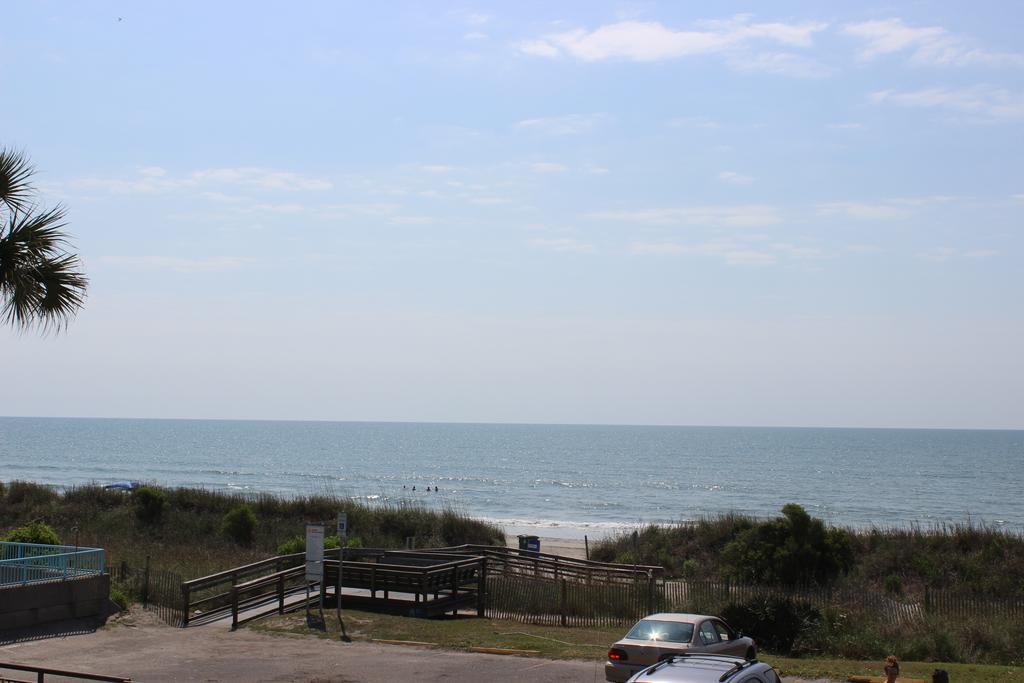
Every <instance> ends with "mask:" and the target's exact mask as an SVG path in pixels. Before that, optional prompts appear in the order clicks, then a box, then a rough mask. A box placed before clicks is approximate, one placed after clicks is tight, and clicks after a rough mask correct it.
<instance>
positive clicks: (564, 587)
mask: <svg viewBox="0 0 1024 683" xmlns="http://www.w3.org/2000/svg"><path fill="white" fill-rule="evenodd" d="M558 583H559V586H560V587H561V590H562V599H561V604H560V605H559V612H560V613H561V616H562V626H565V621H566V612H567V611H568V607H569V596H568V593H567V591H568V590H569V587H568V585H567V584H566V580H565V579H562V580H561V581H559V582H558Z"/></svg>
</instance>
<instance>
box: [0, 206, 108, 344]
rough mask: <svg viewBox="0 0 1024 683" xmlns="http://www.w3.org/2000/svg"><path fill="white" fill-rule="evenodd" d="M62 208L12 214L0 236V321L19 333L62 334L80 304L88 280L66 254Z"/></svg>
mask: <svg viewBox="0 0 1024 683" xmlns="http://www.w3.org/2000/svg"><path fill="white" fill-rule="evenodd" d="M64 216H65V211H64V209H63V208H62V207H57V208H55V209H50V210H48V211H44V212H42V213H39V214H18V213H12V214H11V215H10V216H9V218H8V221H7V231H6V234H4V235H2V236H0V297H2V298H3V299H4V304H3V307H2V308H0V317H2V319H3V320H4V322H5V323H7V324H10V325H13V326H14V327H17V328H20V329H27V328H30V327H33V326H37V325H38V326H39V327H41V328H42V329H43V330H44V331H50V330H62V329H64V328H65V327H66V326H67V324H68V323H69V322H70V321H71V319H72V318H74V316H75V314H76V313H77V312H78V310H79V309H80V308H81V307H82V304H83V303H84V302H85V292H86V289H87V287H88V279H87V278H86V277H85V274H84V273H83V272H82V270H81V261H80V260H79V258H78V257H77V256H76V255H74V254H70V253H67V252H66V251H65V250H64V246H65V245H66V244H67V242H68V239H67V236H66V235H65V234H64V233H63V232H62V228H63V227H64V226H65V223H64Z"/></svg>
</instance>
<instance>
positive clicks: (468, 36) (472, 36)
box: [462, 31, 487, 40]
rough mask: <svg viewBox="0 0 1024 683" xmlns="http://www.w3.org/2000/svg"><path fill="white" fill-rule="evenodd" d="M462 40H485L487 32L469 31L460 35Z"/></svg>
mask: <svg viewBox="0 0 1024 683" xmlns="http://www.w3.org/2000/svg"><path fill="white" fill-rule="evenodd" d="M462 39H463V40H487V34H486V33H481V32H480V31H470V32H469V33H464V34H463V35H462Z"/></svg>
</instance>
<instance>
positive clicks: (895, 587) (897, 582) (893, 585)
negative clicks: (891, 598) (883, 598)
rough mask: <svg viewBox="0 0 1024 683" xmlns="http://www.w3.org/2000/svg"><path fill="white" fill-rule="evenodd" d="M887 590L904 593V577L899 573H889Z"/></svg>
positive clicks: (899, 593) (886, 583)
mask: <svg viewBox="0 0 1024 683" xmlns="http://www.w3.org/2000/svg"><path fill="white" fill-rule="evenodd" d="M885 592H886V593H890V594H892V595H901V594H902V593H903V579H901V578H900V577H899V575H897V574H889V576H887V577H885Z"/></svg>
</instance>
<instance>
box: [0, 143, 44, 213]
mask: <svg viewBox="0 0 1024 683" xmlns="http://www.w3.org/2000/svg"><path fill="white" fill-rule="evenodd" d="M34 173H35V168H34V167H33V166H32V164H31V162H29V160H28V157H26V156H25V155H24V154H23V153H21V152H18V151H17V150H13V149H10V148H7V147H3V148H0V203H3V204H6V205H7V208H8V209H10V210H11V211H14V212H20V211H26V210H28V208H29V206H30V202H31V199H32V194H33V192H34V189H33V187H32V184H31V183H30V182H29V181H30V179H31V178H32V175H33V174H34Z"/></svg>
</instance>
